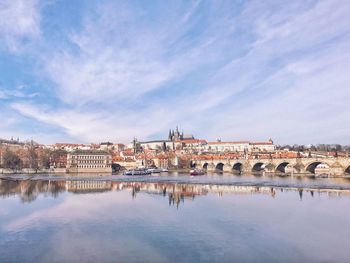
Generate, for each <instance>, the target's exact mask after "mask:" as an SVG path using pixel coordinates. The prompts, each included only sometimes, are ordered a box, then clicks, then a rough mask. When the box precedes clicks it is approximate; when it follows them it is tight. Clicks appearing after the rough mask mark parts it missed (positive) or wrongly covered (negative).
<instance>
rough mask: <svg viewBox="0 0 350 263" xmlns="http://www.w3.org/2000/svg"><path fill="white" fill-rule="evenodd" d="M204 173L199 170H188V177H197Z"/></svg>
mask: <svg viewBox="0 0 350 263" xmlns="http://www.w3.org/2000/svg"><path fill="white" fill-rule="evenodd" d="M204 173H205V172H204V171H203V170H201V169H193V170H190V175H191V176H197V175H203V174H204Z"/></svg>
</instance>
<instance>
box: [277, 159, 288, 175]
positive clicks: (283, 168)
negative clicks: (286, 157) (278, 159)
mask: <svg viewBox="0 0 350 263" xmlns="http://www.w3.org/2000/svg"><path fill="white" fill-rule="evenodd" d="M288 164H289V162H282V163H280V164H279V165H277V168H276V172H280V173H285V172H286V167H287V166H288Z"/></svg>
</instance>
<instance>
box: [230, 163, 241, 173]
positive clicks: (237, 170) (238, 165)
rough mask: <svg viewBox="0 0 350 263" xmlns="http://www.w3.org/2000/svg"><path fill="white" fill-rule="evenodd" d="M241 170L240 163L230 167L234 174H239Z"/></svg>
mask: <svg viewBox="0 0 350 263" xmlns="http://www.w3.org/2000/svg"><path fill="white" fill-rule="evenodd" d="M242 170H243V164H242V163H235V164H234V165H233V166H232V171H233V172H234V173H241V172H242Z"/></svg>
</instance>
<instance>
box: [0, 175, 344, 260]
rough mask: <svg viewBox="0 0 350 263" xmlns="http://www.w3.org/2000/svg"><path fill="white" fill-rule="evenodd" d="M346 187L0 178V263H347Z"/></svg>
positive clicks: (231, 180) (216, 178)
mask: <svg viewBox="0 0 350 263" xmlns="http://www.w3.org/2000/svg"><path fill="white" fill-rule="evenodd" d="M349 208H350V181H349V179H347V178H339V179H331V178H299V177H293V178H292V177H278V176H253V175H251V176H233V175H228V174H223V175H218V174H211V175H205V176H201V177H188V176H187V175H184V174H178V173H174V174H170V175H168V176H151V177H137V178H134V177H124V176H102V177H101V176H79V177H71V176H68V175H65V176H60V177H57V176H34V177H30V178H29V177H27V176H25V175H18V176H11V177H10V178H7V179H1V180H0V262H281V261H283V262H349V259H350V251H349V249H348V248H349V247H350V238H349V237H350V227H349V226H350V213H349Z"/></svg>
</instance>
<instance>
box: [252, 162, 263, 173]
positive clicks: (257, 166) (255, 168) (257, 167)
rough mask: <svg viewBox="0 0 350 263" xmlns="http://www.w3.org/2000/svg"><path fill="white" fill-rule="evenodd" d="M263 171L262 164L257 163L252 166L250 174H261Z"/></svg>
mask: <svg viewBox="0 0 350 263" xmlns="http://www.w3.org/2000/svg"><path fill="white" fill-rule="evenodd" d="M264 169H265V164H264V163H262V162H257V163H256V164H254V165H253V168H252V172H262V171H264Z"/></svg>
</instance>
